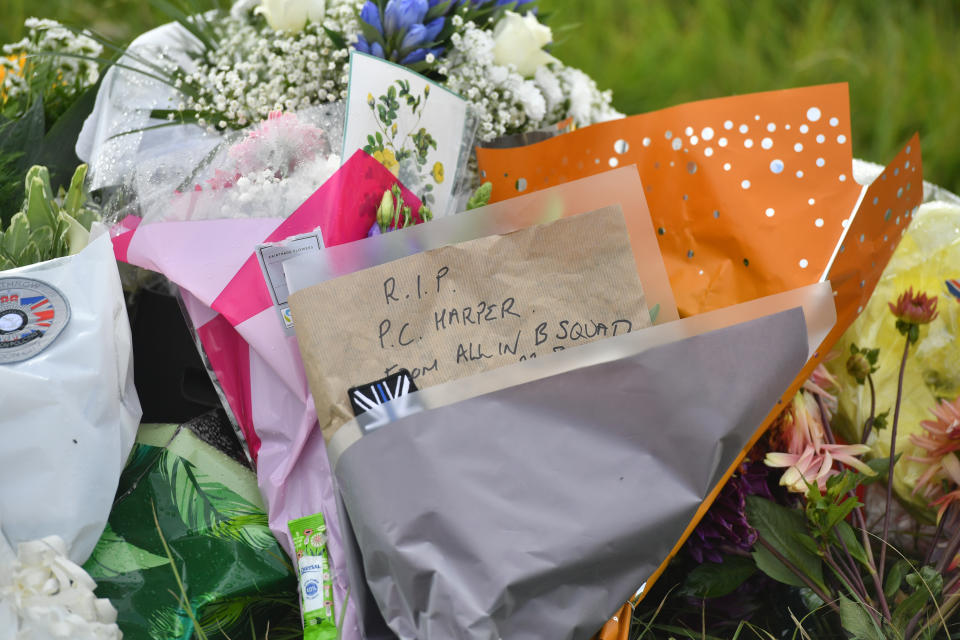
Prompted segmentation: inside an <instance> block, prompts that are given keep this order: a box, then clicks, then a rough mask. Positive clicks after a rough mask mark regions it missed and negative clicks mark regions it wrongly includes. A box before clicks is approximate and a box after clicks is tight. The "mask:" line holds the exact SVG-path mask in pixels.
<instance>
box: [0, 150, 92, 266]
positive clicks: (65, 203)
mask: <svg viewBox="0 0 960 640" xmlns="http://www.w3.org/2000/svg"><path fill="white" fill-rule="evenodd" d="M86 175H87V166H86V165H80V166H79V167H77V170H76V172H75V173H74V175H73V179H72V180H71V181H70V189H69V191H64V190H63V189H62V188H61V189H60V192H59V193H58V194H57V196H56V197H55V196H54V194H53V187H52V186H51V184H50V172H49V171H47V169H46V167H40V166H34V167H32V168H31V169H30V171H28V172H27V177H26V180H25V184H24V187H25V191H26V198H25V199H24V203H23V207H22V208H21V210H20V211H19V212H17V213H16V214H15V215H14V216H13V217H12V218H11V219H10V224H9V226H8V227H7V228H6V230H4V231H0V271H2V270H5V269H12V268H14V267H22V266H26V265H29V264H34V263H36V262H42V261H44V260H52V259H53V258H59V257H61V256H66V255H69V254H71V253H76V252H77V251H80V250H81V249H83V247H85V246H86V245H87V242H88V241H89V238H90V226H91V225H92V224H93V223H94V222H95V221H97V220H99V219H100V217H99V215H98V214H97V213H96V212H95V211H93V210H92V209H89V208H87V207H86V206H85V204H86V194H85V192H84V190H83V180H84V178H85V177H86Z"/></svg>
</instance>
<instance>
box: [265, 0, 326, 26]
mask: <svg viewBox="0 0 960 640" xmlns="http://www.w3.org/2000/svg"><path fill="white" fill-rule="evenodd" d="M326 10H327V2H326V0H263V3H262V4H261V5H260V6H259V7H257V8H256V9H255V10H254V12H255V13H260V14H263V17H264V18H266V19H267V24H269V25H270V27H271V28H272V29H274V30H275V31H290V32H293V33H297V32H298V31H302V30H303V28H304V27H305V26H306V25H307V20H310V21H311V22H320V21H321V20H323V16H324V14H325V13H326Z"/></svg>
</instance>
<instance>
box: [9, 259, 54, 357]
mask: <svg viewBox="0 0 960 640" xmlns="http://www.w3.org/2000/svg"><path fill="white" fill-rule="evenodd" d="M69 321H70V305H69V304H68V303H67V300H66V298H64V297H63V294H62V293H60V292H59V291H58V290H57V289H56V288H54V287H52V286H50V285H49V284H47V283H45V282H41V281H39V280H34V279H32V278H0V364H12V363H15V362H23V361H24V360H29V359H30V358H33V357H34V356H36V355H37V354H39V353H40V352H41V351H43V350H44V349H46V348H47V347H49V346H50V345H51V344H53V341H54V340H56V339H57V336H59V335H60V333H61V332H62V331H63V329H64V328H65V327H66V326H67V323H68V322H69Z"/></svg>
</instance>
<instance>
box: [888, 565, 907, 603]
mask: <svg viewBox="0 0 960 640" xmlns="http://www.w3.org/2000/svg"><path fill="white" fill-rule="evenodd" d="M909 569H910V563H909V562H907V561H906V560H901V561H899V562H896V563H894V565H893V566H892V567H890V571H889V572H887V577H886V579H885V580H884V581H883V595H885V596H886V597H887V599H888V600H893V597H894V596H895V595H897V591H899V590H900V585H901V584H903V576H904V574H906V572H907V571H908V570H909Z"/></svg>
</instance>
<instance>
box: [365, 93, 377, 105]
mask: <svg viewBox="0 0 960 640" xmlns="http://www.w3.org/2000/svg"><path fill="white" fill-rule="evenodd" d="M367 104H368V105H370V106H371V107H373V105H374V104H376V101H375V100H374V99H373V94H372V93H368V94H367Z"/></svg>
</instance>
